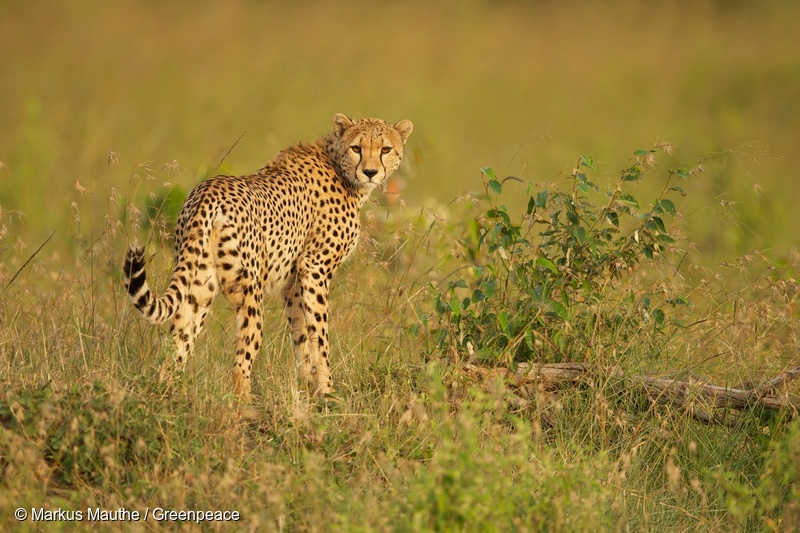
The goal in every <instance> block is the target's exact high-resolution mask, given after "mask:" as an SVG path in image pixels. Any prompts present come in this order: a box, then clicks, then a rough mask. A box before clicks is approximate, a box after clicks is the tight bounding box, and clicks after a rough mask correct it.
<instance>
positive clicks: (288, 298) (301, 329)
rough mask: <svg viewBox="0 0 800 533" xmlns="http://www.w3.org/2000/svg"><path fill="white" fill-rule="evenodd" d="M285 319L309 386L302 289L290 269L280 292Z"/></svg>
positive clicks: (309, 375) (294, 271)
mask: <svg viewBox="0 0 800 533" xmlns="http://www.w3.org/2000/svg"><path fill="white" fill-rule="evenodd" d="M282 296H283V304H284V311H285V313H286V320H287V321H288V322H289V327H290V328H291V331H292V346H293V347H294V353H295V356H296V358H297V364H298V366H299V367H300V372H301V374H302V376H303V379H305V380H306V381H307V382H308V386H309V387H313V385H314V383H313V380H312V376H311V360H310V359H309V353H308V332H307V331H306V314H305V312H304V311H303V289H302V287H301V286H300V282H299V280H298V279H297V273H296V270H293V271H292V278H291V280H290V281H289V282H288V283H287V284H286V286H285V287H284V288H283V292H282Z"/></svg>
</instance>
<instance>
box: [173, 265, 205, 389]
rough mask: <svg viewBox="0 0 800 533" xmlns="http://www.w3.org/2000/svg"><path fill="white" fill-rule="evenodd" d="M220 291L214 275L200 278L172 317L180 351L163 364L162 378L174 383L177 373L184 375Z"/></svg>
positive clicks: (176, 341) (177, 348) (174, 337)
mask: <svg viewBox="0 0 800 533" xmlns="http://www.w3.org/2000/svg"><path fill="white" fill-rule="evenodd" d="M216 293H217V288H216V283H215V282H214V281H213V276H209V277H208V278H207V279H204V280H199V279H196V280H195V281H194V282H193V283H192V285H191V287H190V289H189V295H188V296H187V297H186V298H185V299H184V300H183V301H182V302H181V304H180V305H179V306H178V309H177V310H176V311H175V314H174V315H173V317H172V324H171V325H170V328H169V329H170V332H171V333H172V338H173V340H174V341H175V347H176V353H175V356H174V358H173V360H172V361H167V362H165V363H164V364H163V365H162V366H161V371H160V375H159V378H160V381H162V382H164V381H167V382H171V381H173V380H174V378H175V377H176V376H179V375H182V374H183V372H184V370H185V369H186V361H187V360H188V359H189V358H191V357H192V355H193V354H194V346H195V342H196V340H197V336H198V335H199V334H200V332H201V331H202V330H203V326H204V325H205V319H206V316H207V315H208V312H209V311H210V308H211V302H212V300H213V299H214V296H215V295H216Z"/></svg>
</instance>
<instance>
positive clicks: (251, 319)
mask: <svg viewBox="0 0 800 533" xmlns="http://www.w3.org/2000/svg"><path fill="white" fill-rule="evenodd" d="M243 294H246V295H245V296H244V298H243V299H242V304H241V305H236V306H235V308H236V329H237V335H236V359H235V361H234V363H233V390H234V392H235V393H236V394H238V395H239V397H240V398H241V399H242V401H243V402H245V403H249V402H250V373H251V370H252V368H253V359H254V358H255V356H256V354H258V351H259V350H260V349H261V341H262V337H263V330H262V327H263V325H262V323H263V312H262V310H261V304H262V302H261V294H259V293H256V292H255V291H254V292H250V293H249V294H247V291H243Z"/></svg>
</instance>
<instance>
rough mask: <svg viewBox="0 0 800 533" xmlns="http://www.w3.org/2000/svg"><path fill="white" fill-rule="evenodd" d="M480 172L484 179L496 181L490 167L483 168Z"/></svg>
mask: <svg viewBox="0 0 800 533" xmlns="http://www.w3.org/2000/svg"><path fill="white" fill-rule="evenodd" d="M481 172H482V173H483V174H485V175H486V177H487V178H489V179H490V180H495V181H497V176H495V175H494V170H492V167H483V168H482V169H481Z"/></svg>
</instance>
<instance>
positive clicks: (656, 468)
mask: <svg viewBox="0 0 800 533" xmlns="http://www.w3.org/2000/svg"><path fill="white" fill-rule="evenodd" d="M798 22H800V8H798V7H797V6H796V5H795V4H794V3H792V2H782V1H766V2H735V3H731V4H728V3H724V2H692V3H689V2H686V3H677V4H670V5H659V6H655V5H652V4H649V3H643V2H623V1H619V2H610V3H589V2H573V3H569V5H563V3H557V2H535V3H533V2H532V3H525V2H488V1H470V2H440V3H436V4H435V5H430V3H424V2H416V1H412V2H405V3H399V4H396V5H385V6H376V5H373V4H372V3H369V2H366V1H363V2H362V1H356V2H348V3H347V4H344V3H338V2H317V1H308V2H296V3H293V4H288V3H287V4H284V3H273V2H264V3H255V2H226V3H204V4H203V5H202V6H199V5H198V4H197V3H188V2H170V3H151V2H114V3H108V2H99V1H86V2H71V3H52V2H44V1H37V0H34V1H30V2H0V60H1V61H2V65H3V70H2V73H0V94H2V95H3V103H2V105H1V106H0V122H2V124H3V125H4V127H3V128H2V129H1V130H0V163H2V164H0V382H1V383H2V391H0V524H3V526H4V527H5V528H6V529H8V528H14V530H30V531H37V530H45V529H47V530H51V529H53V528H55V529H60V530H67V531H69V530H82V529H86V528H88V527H89V526H88V524H87V523H86V522H68V521H62V522H59V523H52V522H51V523H47V524H44V523H34V522H32V521H31V519H30V517H29V519H28V520H26V521H22V522H20V521H18V520H17V518H16V517H15V515H14V513H15V510H16V509H19V508H22V509H26V510H27V511H28V512H29V513H33V512H34V511H33V510H34V509H36V510H37V512H39V511H38V510H39V509H44V510H48V511H53V512H55V511H57V510H59V509H60V510H62V511H75V512H77V511H80V512H82V513H83V515H84V518H85V517H86V516H87V515H88V511H87V510H88V509H98V508H99V509H104V510H118V509H120V508H124V509H126V510H128V511H137V512H141V513H144V512H145V511H146V510H149V512H151V513H152V512H153V510H154V509H156V508H162V509H166V510H175V511H182V510H204V511H224V510H228V511H237V512H238V513H240V521H239V522H238V523H235V524H231V523H226V522H205V523H197V522H195V521H192V520H182V521H170V522H168V523H167V524H165V525H167V526H168V527H170V528H171V529H172V528H174V529H184V530H208V529H210V530H227V529H235V530H242V529H248V530H258V531H260V530H267V531H270V530H279V531H327V530H346V531H349V530H354V531H383V530H397V531H429V530H444V531H458V530H467V531H472V530H481V531H483V530H487V531H493V530H520V531H586V530H592V531H643V530H646V531H685V530H694V531H762V530H765V531H793V530H798V529H800V505H798V501H800V491H799V490H798V487H800V467H799V466H798V465H800V462H798V458H799V457H800V427H798V426H797V422H795V421H794V418H795V417H796V413H795V412H794V411H793V410H792V409H791V408H789V409H785V410H783V411H781V412H775V411H770V410H765V409H761V408H759V407H752V408H749V409H746V410H734V409H715V408H712V407H711V406H709V405H707V404H705V403H704V402H703V401H702V399H700V398H698V397H694V396H691V397H690V398H689V399H688V400H687V401H686V403H684V404H683V405H675V404H671V403H668V402H662V401H653V399H648V398H647V397H646V396H645V395H643V394H640V393H637V392H636V391H635V390H633V388H632V387H631V386H630V382H629V381H626V380H625V379H623V378H620V375H619V371H622V372H625V373H626V374H627V375H634V374H659V375H664V376H668V377H674V378H680V379H692V380H696V381H702V380H705V379H708V380H710V381H711V382H714V383H717V384H719V385H726V386H737V385H739V384H743V383H747V382H757V383H758V382H763V381H765V380H767V379H769V378H771V377H774V376H777V375H778V374H780V373H781V372H784V371H786V370H787V369H789V368H792V367H795V366H797V365H798V361H800V355H798V344H800V341H798V333H800V306H799V305H798V304H799V301H800V290H799V289H798V285H797V283H796V282H795V279H796V277H797V271H798V268H800V256H799V255H798V251H797V248H796V242H797V241H796V230H797V223H796V220H795V219H796V216H795V211H796V210H795V206H796V205H797V203H798V202H799V201H800V187H798V186H797V184H796V183H795V181H796V180H794V179H793V176H792V172H793V171H792V170H791V168H792V167H791V161H792V155H793V153H794V152H795V151H796V149H797V146H798V145H800V104H798V99H797V95H798V94H800V49H798V47H797V46H796V43H795V41H796V35H795V32H796V27H797V24H798ZM336 112H344V113H347V114H349V115H351V116H356V117H357V116H379V117H382V118H385V119H387V120H390V121H397V120H400V119H402V118H408V119H411V120H412V121H413V122H414V124H415V130H414V134H413V136H412V138H411V141H410V143H409V146H408V148H407V152H406V153H407V157H406V159H405V160H404V162H403V165H402V167H401V171H400V172H398V174H397V177H396V180H395V182H394V183H393V186H392V190H393V191H400V195H399V197H398V196H396V195H394V196H380V197H379V196H378V195H377V194H376V196H375V202H374V203H371V204H370V205H368V206H367V208H366V209H365V212H364V215H363V218H364V222H365V228H366V231H367V234H368V238H365V239H363V240H362V242H361V245H360V247H359V249H358V250H357V252H356V253H355V254H354V256H353V257H352V258H351V259H350V260H349V261H348V263H347V264H346V265H344V266H343V267H342V268H341V269H340V271H339V272H338V273H337V276H336V278H335V280H334V283H333V296H332V312H331V315H332V329H331V344H332V349H333V366H334V368H333V376H334V380H335V382H336V384H337V387H338V388H339V390H340V394H341V402H340V403H339V404H338V405H335V406H323V405H319V404H318V403H317V402H315V401H314V400H312V399H311V398H309V395H308V393H307V391H306V390H305V389H303V388H302V387H300V383H299V381H298V379H297V372H296V368H295V363H294V361H293V356H292V353H291V342H290V340H289V337H288V332H287V328H286V326H285V324H284V320H283V318H282V312H281V309H280V306H279V302H278V301H277V300H271V301H269V302H268V304H267V305H268V309H267V320H266V324H265V327H266V332H265V333H266V334H265V341H264V342H265V346H264V348H263V350H262V352H261V355H260V357H259V358H257V359H256V361H255V363H254V387H255V391H254V392H255V400H254V406H255V408H256V411H255V414H253V412H251V411H243V410H242V409H241V406H239V405H238V404H237V401H236V399H235V398H234V397H233V396H232V394H231V388H232V387H231V383H230V381H231V380H230V371H229V366H230V363H231V361H232V353H233V335H234V332H233V319H232V314H231V312H230V310H229V309H228V308H227V307H226V306H225V305H224V303H222V302H219V305H215V307H214V310H213V312H212V314H211V315H210V321H211V323H210V324H209V326H208V327H207V331H206V332H205V333H204V334H203V336H202V338H201V340H200V344H199V346H198V351H197V354H196V358H195V360H193V361H190V362H189V365H188V368H187V371H186V373H185V374H184V375H182V376H181V377H180V378H178V379H177V380H176V381H174V382H172V383H162V382H160V381H159V372H160V369H161V367H162V365H163V364H164V362H165V361H167V360H169V358H170V357H171V354H172V347H171V344H170V340H169V338H168V337H169V336H168V334H167V332H166V331H165V330H164V329H158V328H154V327H151V326H149V325H147V324H145V323H144V322H143V321H142V320H140V319H139V318H138V316H137V315H136V313H135V312H134V310H133V308H132V307H131V306H130V305H129V304H128V302H127V299H126V295H125V294H124V291H123V290H122V287H121V282H120V266H121V259H122V257H123V254H124V250H125V249H126V247H127V243H128V242H130V241H131V240H133V239H140V240H143V241H146V242H148V243H149V246H150V251H151V252H152V253H153V254H154V259H153V261H152V262H151V264H150V266H149V273H150V276H151V277H152V279H153V280H154V284H155V285H156V286H157V287H163V286H164V281H165V280H166V278H167V276H168V273H169V270H170V268H171V263H172V255H171V251H170V249H171V240H170V231H171V223H172V221H174V216H175V209H176V205H177V204H175V205H170V204H169V203H168V204H167V205H166V206H164V207H163V208H162V209H161V211H160V212H157V210H156V209H155V208H154V207H153V206H154V205H157V204H158V203H159V201H160V199H163V198H164V197H165V196H166V197H169V198H172V199H173V200H175V199H177V201H178V204H179V201H180V199H181V197H182V195H183V194H185V192H186V191H188V190H189V189H190V188H191V186H192V185H194V184H195V183H196V182H197V181H198V180H200V179H202V178H204V177H207V176H210V175H212V174H215V173H219V172H226V173H246V172H250V171H252V170H254V169H256V168H258V167H259V166H261V165H262V164H263V163H265V162H266V161H267V160H268V159H269V158H270V157H272V155H274V153H276V152H277V151H278V150H279V149H280V148H282V147H284V146H286V145H288V144H291V143H293V142H295V141H297V140H300V139H309V138H313V137H314V136H316V135H318V134H320V133H322V132H325V131H327V130H328V129H329V128H330V123H331V122H330V121H331V118H332V116H333V114H334V113H336ZM664 141H669V142H670V143H672V144H671V145H664V144H663V142H664ZM656 143H661V144H660V145H659V146H660V148H658V149H657V150H656V151H655V152H649V151H647V150H650V149H651V147H653V146H654V145H655V144H656ZM673 146H674V151H672V147H673ZM636 150H643V151H642V152H639V153H636V154H635V153H634V152H635V151H636ZM581 156H585V157H583V158H581ZM650 157H652V158H654V159H653V160H650V159H649V158H650ZM581 163H583V164H581ZM485 167H491V168H492V169H493V172H494V173H496V175H497V176H498V179H497V180H495V179H492V177H491V176H492V173H491V172H489V171H486V172H485V173H482V172H481V170H480V169H481V168H485ZM575 168H577V169H578V170H573V169H575ZM623 169H625V170H624V171H623ZM632 169H633V170H632ZM620 171H622V172H620ZM671 171H672V172H671ZM505 176H515V177H517V178H518V180H506V181H503V178H504V177H505ZM581 176H583V177H581ZM626 176H635V179H633V178H631V179H627V178H626ZM529 182H530V183H531V184H530V185H527V184H528V183H529ZM665 183H668V186H666V187H665ZM670 186H679V187H681V188H682V190H669V187H670ZM544 191H547V195H544ZM606 191H608V193H609V194H608V195H605V194H604V193H605V192H606ZM665 200H668V201H666V202H665ZM529 201H530V203H529ZM559 202H561V203H559ZM174 203H175V202H174V201H173V204H174ZM528 206H530V208H531V209H530V211H529V212H528V211H526V208H527V207H528ZM570 210H572V211H570ZM612 211H613V213H614V215H609V213H610V212H612ZM569 213H574V214H575V218H570V215H569ZM504 215H506V216H507V218H505V217H504ZM616 217H619V220H618V222H619V224H615V223H614V222H615V221H617V218H616ZM654 217H657V218H658V221H655V219H654ZM602 232H605V233H602ZM48 239H49V240H48ZM648 246H649V248H648ZM542 259H544V260H542ZM545 260H546V261H545ZM528 361H535V362H564V361H572V362H581V363H584V364H586V365H587V366H589V367H591V368H592V373H591V377H590V378H587V379H585V380H583V381H582V382H580V383H578V384H575V385H570V386H566V385H562V386H554V387H545V386H544V385H542V386H536V385H531V384H530V383H527V384H526V383H521V382H519V381H518V380H516V379H514V378H513V377H509V375H506V374H503V373H502V372H503V370H502V369H506V368H508V369H511V370H513V369H514V368H516V367H517V365H518V364H519V363H521V362H528ZM476 368H477V369H478V370H477V371H476V370H475V369H476ZM777 392H779V393H781V394H784V395H788V396H789V397H790V398H793V399H794V400H795V401H796V399H797V393H798V388H797V385H796V384H788V385H786V386H785V387H783V388H781V390H779V391H777ZM662 400H663V398H662ZM703 414H710V415H711V416H712V418H713V422H712V423H703V422H702V421H701V419H702V418H703V416H702V415H703ZM123 526H124V525H123V524H121V523H119V522H103V523H97V524H94V526H92V527H97V528H99V529H100V530H119V529H122V528H123ZM126 526H132V527H133V528H136V527H138V528H139V529H140V530H144V531H149V530H154V529H159V526H158V524H157V523H156V521H155V519H154V518H153V517H152V516H150V518H149V519H148V521H146V522H144V521H140V522H138V523H137V524H132V523H128V524H126Z"/></svg>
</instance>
